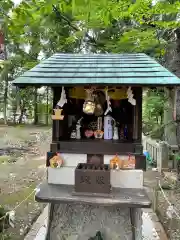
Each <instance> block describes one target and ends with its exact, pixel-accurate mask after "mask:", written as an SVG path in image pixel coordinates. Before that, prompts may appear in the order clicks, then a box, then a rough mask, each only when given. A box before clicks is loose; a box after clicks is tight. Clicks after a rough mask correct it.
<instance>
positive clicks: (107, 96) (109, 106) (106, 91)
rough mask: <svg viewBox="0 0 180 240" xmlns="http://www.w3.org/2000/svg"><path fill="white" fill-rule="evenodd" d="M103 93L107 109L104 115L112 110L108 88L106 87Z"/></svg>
mask: <svg viewBox="0 0 180 240" xmlns="http://www.w3.org/2000/svg"><path fill="white" fill-rule="evenodd" d="M105 95H106V101H107V109H106V111H105V113H104V115H107V114H108V113H109V112H112V108H111V101H110V97H109V95H108V88H106V90H105Z"/></svg>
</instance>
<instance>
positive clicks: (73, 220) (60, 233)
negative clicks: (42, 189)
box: [47, 203, 142, 240]
mask: <svg viewBox="0 0 180 240" xmlns="http://www.w3.org/2000/svg"><path fill="white" fill-rule="evenodd" d="M49 217H50V219H49V220H50V222H49V223H50V224H49V231H48V236H47V239H48V240H89V238H90V237H94V236H95V235H96V232H97V231H100V232H101V234H102V237H103V240H115V239H117V240H118V239H119V240H140V239H142V235H141V232H142V231H141V226H142V218H141V210H140V209H138V208H128V207H123V206H122V208H121V207H115V206H110V207H103V206H92V205H88V204H54V203H53V204H51V210H50V215H49Z"/></svg>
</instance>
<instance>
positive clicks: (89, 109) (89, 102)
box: [83, 89, 96, 115]
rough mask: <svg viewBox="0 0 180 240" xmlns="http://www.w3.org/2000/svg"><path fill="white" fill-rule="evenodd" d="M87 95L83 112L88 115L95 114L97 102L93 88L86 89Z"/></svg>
mask: <svg viewBox="0 0 180 240" xmlns="http://www.w3.org/2000/svg"><path fill="white" fill-rule="evenodd" d="M86 92H87V97H86V100H85V102H84V104H83V112H84V113H85V114H88V115H92V114H94V110H95V107H96V104H95V102H94V96H93V90H92V89H86Z"/></svg>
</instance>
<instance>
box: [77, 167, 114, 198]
mask: <svg viewBox="0 0 180 240" xmlns="http://www.w3.org/2000/svg"><path fill="white" fill-rule="evenodd" d="M110 190H111V185H110V167H109V165H108V164H102V165H94V164H90V163H79V164H78V165H77V167H76V169H75V192H77V193H78V192H79V193H100V194H104V193H105V194H109V193H110Z"/></svg>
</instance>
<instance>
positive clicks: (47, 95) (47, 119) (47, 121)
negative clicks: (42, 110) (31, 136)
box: [46, 87, 49, 125]
mask: <svg viewBox="0 0 180 240" xmlns="http://www.w3.org/2000/svg"><path fill="white" fill-rule="evenodd" d="M48 123H49V88H48V87H47V90H46V125H48Z"/></svg>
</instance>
